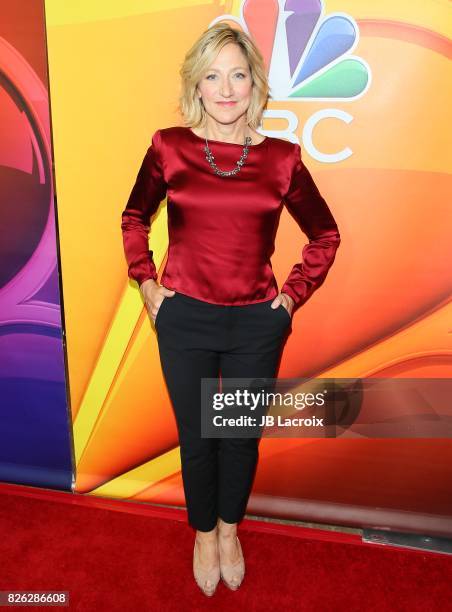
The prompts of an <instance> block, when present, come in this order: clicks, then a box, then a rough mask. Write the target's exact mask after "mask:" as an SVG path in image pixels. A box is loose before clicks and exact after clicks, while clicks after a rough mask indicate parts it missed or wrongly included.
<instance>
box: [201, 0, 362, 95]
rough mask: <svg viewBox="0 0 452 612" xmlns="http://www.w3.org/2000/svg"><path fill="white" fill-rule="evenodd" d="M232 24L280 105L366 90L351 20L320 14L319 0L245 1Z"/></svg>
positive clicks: (342, 15)
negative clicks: (256, 55)
mask: <svg viewBox="0 0 452 612" xmlns="http://www.w3.org/2000/svg"><path fill="white" fill-rule="evenodd" d="M220 21H232V22H235V23H237V24H238V25H239V27H240V28H241V29H242V30H244V31H245V32H246V33H247V34H249V35H250V36H251V37H252V38H253V39H254V41H255V42H256V44H257V45H258V47H259V49H260V51H261V53H262V55H263V56H264V60H265V63H266V66H267V71H268V80H269V85H270V97H271V98H272V99H273V100H279V101H284V100H287V101H297V100H298V101H303V100H310V101H312V100H340V101H347V100H354V99H356V98H358V97H361V96H362V95H363V94H364V93H365V92H366V91H367V89H368V88H369V85H370V78H371V71H370V67H369V65H368V64H367V63H366V62H365V61H364V60H363V59H362V58H360V57H357V56H355V55H352V52H353V50H354V49H355V48H356V46H357V44H358V40H359V29H358V26H357V24H356V22H355V20H354V19H353V18H352V17H350V16H349V15H347V14H345V13H340V12H336V13H330V14H328V15H325V10H324V5H323V1H322V0H279V1H278V0H244V1H243V2H242V3H241V6H240V17H235V16H234V15H220V16H219V17H216V18H215V19H214V20H213V21H212V22H211V23H210V25H214V24H215V23H218V22H220Z"/></svg>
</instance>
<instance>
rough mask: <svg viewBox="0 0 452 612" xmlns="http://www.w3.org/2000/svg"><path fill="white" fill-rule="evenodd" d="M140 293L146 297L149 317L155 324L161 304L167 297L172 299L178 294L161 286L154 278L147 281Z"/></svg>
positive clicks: (141, 286)
mask: <svg viewBox="0 0 452 612" xmlns="http://www.w3.org/2000/svg"><path fill="white" fill-rule="evenodd" d="M140 291H141V293H142V295H143V297H144V303H145V305H146V310H147V311H148V314H149V316H150V317H151V319H152V320H153V321H154V323H155V319H156V317H157V313H158V310H159V308H160V305H161V303H162V302H163V300H165V299H166V298H167V297H172V296H173V295H174V294H175V293H176V292H175V291H174V290H173V289H167V288H166V287H164V286H163V285H159V284H158V283H157V282H156V281H155V280H154V279H153V278H149V279H148V280H145V281H144V282H143V283H141V285H140Z"/></svg>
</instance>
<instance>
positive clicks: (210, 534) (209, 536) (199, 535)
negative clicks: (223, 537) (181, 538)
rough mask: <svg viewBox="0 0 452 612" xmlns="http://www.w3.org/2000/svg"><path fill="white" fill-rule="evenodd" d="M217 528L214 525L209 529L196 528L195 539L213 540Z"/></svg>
mask: <svg viewBox="0 0 452 612" xmlns="http://www.w3.org/2000/svg"><path fill="white" fill-rule="evenodd" d="M217 531H218V528H217V526H216V525H215V527H214V528H213V529H212V530H211V531H199V530H196V539H197V540H198V542H213V541H215V540H216V537H217Z"/></svg>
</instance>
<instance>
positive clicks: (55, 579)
mask: <svg viewBox="0 0 452 612" xmlns="http://www.w3.org/2000/svg"><path fill="white" fill-rule="evenodd" d="M15 492H23V494H19V495H16V494H13V493H15ZM28 492H30V493H29V494H28ZM49 500H50V501H49ZM57 500H60V501H57ZM62 502H63V503H62ZM0 504H1V506H0V553H1V572H0V590H2V591H5V590H66V591H69V593H70V607H69V609H70V610H89V611H91V610H92V611H96V612H99V611H102V610H109V611H110V610H122V611H128V610H136V611H141V610H156V609H160V610H163V611H170V610H175V611H176V610H177V611H178V612H180V611H184V610H208V609H211V610H213V609H215V610H231V609H232V610H234V612H237V611H239V610H246V611H247V612H248V611H250V612H251V611H254V610H256V611H260V610H262V611H263V610H268V609H269V608H270V607H275V608H280V609H282V610H293V609H294V610H306V611H308V612H311V611H316V612H317V611H318V612H326V611H334V612H337V611H339V612H340V611H342V610H347V611H348V612H353V611H355V610H356V611H358V610H359V611H360V612H362V611H365V612H370V611H373V610H376V611H377V610H378V611H384V610H390V611H398V610H400V611H404V612H405V611H408V610H409V611H410V612H412V611H417V610H419V611H422V612H426V611H429V610H435V611H440V610H441V611H448V610H452V603H451V602H452V586H451V583H452V557H450V556H446V555H438V554H433V553H421V552H415V551H401V550H397V549H393V548H387V547H383V546H378V545H370V544H367V545H363V544H361V543H360V538H359V537H357V536H350V535H346V534H335V533H331V532H329V531H328V532H327V531H324V530H312V529H305V528H299V527H287V526H281V525H276V524H268V523H264V522H260V521H259V522H257V521H252V520H245V521H243V523H242V524H241V526H240V527H239V534H240V536H241V542H242V546H243V550H244V554H245V560H246V568H247V572H246V576H245V581H244V583H243V585H242V587H241V588H240V589H239V590H238V591H237V592H235V593H234V592H231V591H229V590H228V589H227V588H226V587H225V586H224V585H223V584H222V583H220V585H219V586H218V589H217V592H216V594H215V595H214V596H213V597H212V598H211V599H208V598H207V597H205V596H204V595H203V594H202V593H201V591H200V590H199V588H198V587H197V586H196V584H195V582H194V579H193V578H192V573H191V555H192V550H193V538H194V531H193V530H192V529H191V528H190V527H188V526H187V524H186V522H185V513H184V512H182V513H181V512H179V511H177V510H167V509H166V508H163V509H158V510H155V509H153V508H152V507H150V506H149V505H147V504H135V503H128V502H117V501H116V500H112V501H109V500H102V499H95V498H93V497H89V496H80V495H74V494H71V493H59V492H51V491H42V490H39V489H33V488H30V487H19V486H14V485H0ZM112 508H116V509H118V508H122V510H124V509H125V508H127V510H128V511H127V512H125V511H115V510H113V509H112ZM129 510H130V511H129ZM166 514H168V515H169V516H172V517H173V518H161V517H162V516H165V515H166ZM159 515H160V517H159ZM181 519H182V520H181ZM278 531H280V532H283V533H278ZM284 532H285V533H284ZM289 534H292V535H289ZM38 609H43V608H42V607H38ZM45 609H50V608H49V607H46V608H45ZM53 609H55V608H53ZM63 609H64V608H63ZM66 609H67V608H66Z"/></svg>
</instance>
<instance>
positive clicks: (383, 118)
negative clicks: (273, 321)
mask: <svg viewBox="0 0 452 612" xmlns="http://www.w3.org/2000/svg"><path fill="white" fill-rule="evenodd" d="M45 9H46V24H47V42H48V56H49V78H50V93H51V103H52V124H53V139H54V155H55V179H56V188H57V196H58V219H59V240H60V250H61V269H62V279H63V291H64V301H65V320H66V339H67V358H68V374H69V383H70V400H71V413H72V420H73V433H74V446H75V462H76V491H78V492H79V493H85V494H89V495H97V496H106V497H119V498H124V499H134V500H140V501H147V502H152V503H164V504H176V505H183V504H184V498H183V490H182V482H181V474H180V463H179V451H178V446H177V431H176V424H175V420H174V416H173V413H172V409H171V406H170V403H169V397H168V394H167V390H166V387H165V384H164V380H163V377H162V372H161V368H160V363H159V357H158V349H157V343H156V335H155V330H154V327H153V324H152V323H151V321H150V320H149V318H148V316H147V314H146V311H145V309H144V308H143V303H142V300H141V298H140V295H139V292H138V289H137V286H136V284H135V283H133V282H131V281H129V280H128V279H127V270H126V263H125V260H124V254H123V250H122V241H121V232H120V213H121V211H122V210H123V208H124V205H125V202H126V201H127V198H128V195H129V193H130V190H131V187H132V185H133V182H134V180H135V177H136V174H137V171H138V168H139V164H140V163H141V160H142V158H143V155H144V152H145V151H146V148H147V147H148V146H149V143H150V137H151V135H152V133H153V132H154V131H155V130H156V129H157V128H160V127H164V126H169V125H178V124H180V123H181V118H180V117H179V116H178V114H177V109H176V105H177V96H178V94H179V86H180V85H179V77H178V70H179V67H180V64H181V62H182V60H183V56H184V54H185V52H186V51H187V49H188V48H189V47H190V46H191V45H192V43H193V42H194V40H195V39H196V38H197V36H198V35H199V34H200V33H201V32H202V31H203V30H204V29H205V28H206V27H208V26H209V24H211V23H213V22H215V21H216V20H219V19H227V20H229V21H230V22H231V23H235V24H236V26H237V27H241V28H243V29H245V30H247V31H249V32H250V33H251V34H252V35H253V36H254V37H255V39H256V41H257V42H258V44H259V45H260V48H261V50H262V52H263V54H264V56H265V59H266V63H267V68H268V72H269V77H270V85H271V87H272V99H271V101H270V103H269V107H268V111H267V113H266V115H265V118H264V123H263V129H262V131H263V133H265V134H267V135H269V136H279V137H282V138H287V139H290V140H292V141H295V142H299V143H300V145H301V148H302V154H303V159H304V161H305V163H306V165H307V166H308V168H309V169H310V171H311V172H312V174H313V176H314V179H315V181H316V183H317V185H318V187H319V189H320V191H321V192H322V194H323V195H324V197H325V199H326V200H327V201H328V203H329V205H330V207H331V209H332V212H333V214H334V216H335V218H336V219H337V222H338V225H339V227H340V230H341V236H342V244H341V248H340V250H339V251H338V254H337V257H336V261H335V265H334V267H333V269H332V270H331V273H330V275H329V276H328V279H327V281H326V282H325V284H324V285H323V286H322V288H321V290H320V291H318V292H317V293H316V294H315V295H314V296H313V297H312V298H311V299H310V300H309V302H308V303H307V304H306V305H305V306H304V307H303V308H302V309H300V310H299V311H298V312H297V313H296V314H295V317H294V322H293V332H292V334H291V336H290V338H289V341H288V343H287V345H286V349H285V353H284V357H283V360H282V364H281V368H280V372H279V376H280V377H298V376H300V377H301V376H303V377H306V376H309V377H363V378H369V377H388V378H397V377H414V378H422V377H431V378H450V377H451V373H452V335H451V333H450V331H451V330H450V321H451V315H452V307H451V302H450V295H451V274H450V264H449V261H450V256H451V242H450V235H451V230H452V216H451V211H450V196H449V194H450V182H451V164H450V161H451V150H452V149H451V142H450V130H449V126H448V116H449V108H450V93H451V92H450V88H451V79H450V77H451V62H450V59H451V53H452V47H451V40H450V36H451V32H450V30H451V23H452V20H451V9H450V3H448V2H446V1H445V0H444V1H433V0H431V1H429V0H422V1H420V0H417V1H416V0H415V1H408V0H407V1H403V2H397V3H394V2H388V1H385V0H383V1H382V2H378V3H375V2H369V1H367V2H362V1H359V2H358V1H353V0H334V1H333V0H326V1H324V2H320V1H319V0H304V1H301V0H300V1H296V0H286V1H285V2H282V1H280V2H276V1H272V2H269V1H262V0H259V1H254V2H253V1H251V0H249V1H245V2H232V1H231V2H228V1H225V2H221V1H212V2H190V1H187V0H183V1H180V2H176V1H165V2H163V1H156V0H154V1H149V0H148V1H138V0H135V1H129V2H127V3H124V2H121V1H119V0H115V1H108V2H107V1H106V0H105V1H98V2H95V3H93V2H90V1H89V0H80V1H79V2H77V3H62V2H59V0H46V2H45ZM165 207H166V202H162V204H161V206H160V208H159V211H158V213H157V214H156V216H155V218H154V221H153V225H152V231H151V238H150V240H151V248H152V250H153V251H154V254H155V258H156V263H157V265H158V266H159V268H160V270H162V268H163V265H164V262H165V257H166V247H167V239H168V236H167V226H166V208H165ZM305 242H306V237H305V236H303V235H302V234H301V232H300V229H299V228H298V226H297V225H296V224H295V222H294V221H293V219H292V218H291V217H290V215H289V214H288V212H287V211H286V210H285V211H284V212H283V215H282V217H281V223H280V227H279V232H278V236H277V240H276V253H275V256H274V258H273V266H274V270H275V274H276V277H277V279H278V281H279V282H281V281H282V280H283V279H284V277H285V276H286V274H287V272H288V270H289V269H290V267H291V266H292V264H293V263H294V262H295V261H298V260H299V258H300V253H301V249H302V246H303V244H304V243H305ZM410 410H411V407H410V406H404V407H403V410H402V411H401V415H394V418H395V420H397V418H398V417H399V416H403V418H409V417H410ZM451 459H452V444H451V440H450V439H448V438H443V439H428V438H425V439H402V438H397V439H386V440H381V439H364V438H361V437H359V436H357V437H356V439H340V438H338V439H328V440H325V439H324V440H322V439H306V438H305V439H290V440H289V439H264V440H263V441H262V444H261V447H260V463H259V468H258V473H257V477H256V481H255V484H254V488H253V493H252V496H251V499H250V503H249V505H248V512H250V513H254V514H260V515H267V516H273V517H294V518H301V519H304V520H307V519H313V520H320V521H323V520H324V521H328V522H334V523H341V522H342V523H350V524H355V525H356V524H362V525H375V524H377V525H381V524H384V525H388V526H393V527H404V528H405V527H411V528H413V529H423V530H425V529H427V528H428V529H431V530H434V529H439V528H442V529H443V530H450V531H452V525H451V522H450V517H451V514H452V497H451V494H450V488H449V483H450V479H451V476H452V467H451V466H452V461H451Z"/></svg>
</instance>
